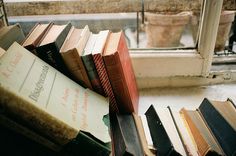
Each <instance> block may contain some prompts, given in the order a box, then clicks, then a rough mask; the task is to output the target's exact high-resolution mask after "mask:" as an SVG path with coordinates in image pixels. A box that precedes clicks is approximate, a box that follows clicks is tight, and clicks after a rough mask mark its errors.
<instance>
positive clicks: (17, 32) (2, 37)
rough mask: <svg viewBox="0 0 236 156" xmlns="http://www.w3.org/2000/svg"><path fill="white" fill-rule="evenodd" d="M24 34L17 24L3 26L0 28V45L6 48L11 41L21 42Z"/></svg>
mask: <svg viewBox="0 0 236 156" xmlns="http://www.w3.org/2000/svg"><path fill="white" fill-rule="evenodd" d="M24 39H25V35H24V33H23V31H22V29H21V27H20V25H19V24H15V25H10V26H5V27H2V28H1V29H0V47H1V48H3V49H4V50H7V49H8V48H9V47H10V46H11V45H12V43H14V42H18V43H19V44H20V43H22V42H23V40H24Z"/></svg>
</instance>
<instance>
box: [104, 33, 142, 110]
mask: <svg viewBox="0 0 236 156" xmlns="http://www.w3.org/2000/svg"><path fill="white" fill-rule="evenodd" d="M103 59H104V62H105V65H106V69H107V74H108V77H109V80H110V82H111V85H112V89H113V92H114V94H115V97H116V99H117V103H118V107H119V110H120V112H122V113H131V112H135V113H138V103H139V93H138V89H137V84H136V79H135V75H134V71H133V67H132V63H131V58H130V55H129V50H128V47H127V45H126V40H125V36H124V34H123V32H118V33H111V34H110V36H109V39H108V41H107V44H106V47H105V50H104V52H103Z"/></svg>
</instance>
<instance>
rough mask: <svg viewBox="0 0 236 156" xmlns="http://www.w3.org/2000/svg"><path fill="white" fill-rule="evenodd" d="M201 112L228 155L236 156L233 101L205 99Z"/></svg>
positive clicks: (235, 124) (235, 116) (235, 123)
mask: <svg viewBox="0 0 236 156" xmlns="http://www.w3.org/2000/svg"><path fill="white" fill-rule="evenodd" d="M199 111H200V112H201V115H202V116H203V118H204V120H205V121H206V123H207V125H208V126H209V128H210V129H211V131H212V133H213V134H214V136H215V137H216V139H217V140H218V142H219V144H220V145H221V147H222V149H223V150H224V152H225V154H226V155H236V108H235V106H234V105H233V103H232V101H230V100H227V101H212V100H208V99H207V98H205V99H204V100H203V101H202V103H201V105H200V106H199Z"/></svg>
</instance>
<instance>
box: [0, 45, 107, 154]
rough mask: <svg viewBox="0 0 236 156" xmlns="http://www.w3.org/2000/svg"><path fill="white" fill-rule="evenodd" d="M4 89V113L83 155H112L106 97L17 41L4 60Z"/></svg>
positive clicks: (0, 83)
mask: <svg viewBox="0 0 236 156" xmlns="http://www.w3.org/2000/svg"><path fill="white" fill-rule="evenodd" d="M16 77H17V78H16ZM0 92H1V96H0V105H1V107H0V108H1V113H2V114H3V115H5V116H6V117H8V118H10V119H12V120H14V121H15V122H17V123H18V124H21V125H23V126H24V127H27V128H29V129H31V130H33V131H35V132H37V133H38V134H40V135H41V136H43V137H44V138H47V139H49V140H51V141H52V142H54V143H56V144H58V145H60V146H63V147H64V146H67V147H68V148H69V149H75V150H76V152H79V151H81V154H82V155H95V154H97V153H100V152H101V153H100V154H101V155H102V154H103V155H109V153H110V148H109V147H107V143H109V142H110V141H111V140H110V136H109V131H108V127H107V125H105V123H104V120H105V116H106V115H107V114H108V112H109V107H108V105H109V104H108V100H107V99H106V98H104V97H102V96H101V95H99V94H97V93H95V92H93V91H90V90H89V89H84V88H83V87H81V86H79V85H78V84H76V83H75V82H73V81H72V80H70V79H69V78H67V77H66V76H64V75H63V74H61V73H60V72H58V71H57V70H55V69H54V68H53V67H51V66H50V65H48V64H47V63H45V62H43V61H42V60H41V59H39V58H37V57H36V56H35V55H33V54H32V53H30V52H29V51H27V50H26V49H24V48H23V47H22V46H20V45H19V44H17V43H14V44H13V45H12V46H11V47H10V48H9V49H8V51H7V52H6V53H5V54H3V55H2V56H1V58H0ZM75 147H76V148H75Z"/></svg>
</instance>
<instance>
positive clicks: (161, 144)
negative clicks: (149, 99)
mask: <svg viewBox="0 0 236 156" xmlns="http://www.w3.org/2000/svg"><path fill="white" fill-rule="evenodd" d="M145 115H146V118H147V122H148V126H149V129H150V133H151V137H152V141H153V144H154V147H155V148H156V150H157V155H160V156H166V155H186V152H185V149H184V147H183V143H182V141H181V139H180V136H179V134H178V132H177V130H176V128H175V124H174V122H173V119H172V117H171V114H170V112H169V110H168V108H160V109H159V108H158V109H157V108H154V106H153V105H151V106H150V107H149V108H148V110H147V111H146V113H145Z"/></svg>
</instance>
